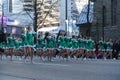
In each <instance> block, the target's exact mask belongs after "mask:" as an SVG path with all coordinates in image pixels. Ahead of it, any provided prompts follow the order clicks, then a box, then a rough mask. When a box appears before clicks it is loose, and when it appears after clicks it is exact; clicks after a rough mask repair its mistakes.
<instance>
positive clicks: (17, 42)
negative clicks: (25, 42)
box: [15, 40, 20, 50]
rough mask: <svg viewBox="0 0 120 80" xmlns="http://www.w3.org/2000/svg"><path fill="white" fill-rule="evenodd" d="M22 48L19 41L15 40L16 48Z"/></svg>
mask: <svg viewBox="0 0 120 80" xmlns="http://www.w3.org/2000/svg"><path fill="white" fill-rule="evenodd" d="M19 48H20V45H19V41H18V40H15V49H16V50H17V49H19Z"/></svg>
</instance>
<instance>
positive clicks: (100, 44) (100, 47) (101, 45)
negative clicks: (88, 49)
mask: <svg viewBox="0 0 120 80" xmlns="http://www.w3.org/2000/svg"><path fill="white" fill-rule="evenodd" d="M104 45H105V42H104V41H102V40H100V41H99V50H100V51H105V47H104Z"/></svg>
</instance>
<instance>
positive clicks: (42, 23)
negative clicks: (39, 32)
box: [38, 0, 59, 29]
mask: <svg viewBox="0 0 120 80" xmlns="http://www.w3.org/2000/svg"><path fill="white" fill-rule="evenodd" d="M58 1H59V0H57V1H55V2H54V3H53V4H51V6H50V8H49V11H48V12H47V13H46V15H45V17H44V18H43V20H42V22H41V23H40V24H41V26H40V24H38V29H39V28H41V27H42V26H43V25H44V23H45V20H46V18H47V16H48V14H49V13H50V11H51V10H52V7H53V6H54V4H56V3H57V2H58ZM39 26H40V27H39Z"/></svg>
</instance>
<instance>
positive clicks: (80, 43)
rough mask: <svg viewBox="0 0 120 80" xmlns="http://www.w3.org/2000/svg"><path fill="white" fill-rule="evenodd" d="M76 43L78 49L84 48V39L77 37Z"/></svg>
mask: <svg viewBox="0 0 120 80" xmlns="http://www.w3.org/2000/svg"><path fill="white" fill-rule="evenodd" d="M78 45H79V48H80V49H84V40H83V39H81V38H79V39H78Z"/></svg>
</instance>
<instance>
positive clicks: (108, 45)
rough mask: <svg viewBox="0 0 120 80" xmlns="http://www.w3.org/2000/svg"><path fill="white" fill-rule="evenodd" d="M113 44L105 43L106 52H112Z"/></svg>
mask: <svg viewBox="0 0 120 80" xmlns="http://www.w3.org/2000/svg"><path fill="white" fill-rule="evenodd" d="M112 46H113V43H111V42H107V51H112Z"/></svg>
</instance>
